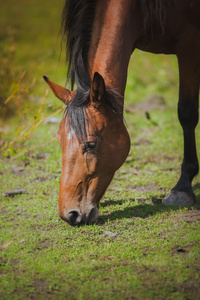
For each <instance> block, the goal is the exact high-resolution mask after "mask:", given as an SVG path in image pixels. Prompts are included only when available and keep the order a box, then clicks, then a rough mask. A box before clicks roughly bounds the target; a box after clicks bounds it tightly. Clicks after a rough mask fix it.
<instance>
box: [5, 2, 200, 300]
mask: <svg viewBox="0 0 200 300" xmlns="http://www.w3.org/2000/svg"><path fill="white" fill-rule="evenodd" d="M62 5H63V1H59V3H57V4H56V5H55V1H53V0H48V1H47V0H44V1H39V0H35V1H28V3H27V1H25V0H20V1H19V2H18V3H17V5H16V3H15V1H13V0H7V1H6V2H4V4H3V5H2V6H1V11H0V25H1V26H0V36H1V42H0V61H1V65H2V66H3V67H2V69H1V71H0V79H1V80H0V81H1V84H0V101H1V102H0V103H1V105H2V106H1V108H0V109H1V112H2V111H3V113H2V114H1V120H0V134H1V138H0V145H1V149H2V150H1V157H0V174H1V177H0V198H1V202H0V206H1V221H0V226H1V237H0V247H1V257H0V266H1V276H0V280H1V284H0V297H1V299H6V300H7V299H181V300H182V299H185V300H186V299H200V287H199V280H200V255H199V247H200V230H199V229H200V211H199V209H200V183H199V176H197V177H196V178H195V180H194V183H193V185H194V191H195V193H196V195H197V201H196V204H195V206H194V207H192V208H191V209H186V208H176V207H174V208H170V207H165V206H164V205H162V200H163V199H164V198H165V197H166V195H167V194H168V193H169V191H170V189H171V188H172V187H173V186H174V184H175V183H176V181H177V180H178V177H179V174H180V165H181V160H182V149H183V146H182V144H183V142H182V130H181V127H180V125H179V123H178V118H177V113H176V106H177V98H178V74H177V62H176V59H175V58H174V57H171V56H162V55H151V54H147V53H143V52H139V51H136V52H135V53H134V55H133V57H132V60H131V63H130V68H129V74H128V82H127V89H126V113H125V119H126V124H127V127H128V131H129V133H130V136H131V143H132V147H131V152H130V154H129V156H128V158H127V160H126V162H125V163H124V165H123V166H122V168H121V169H120V170H119V171H118V172H117V173H116V176H115V178H114V180H113V182H112V183H111V185H110V187H109V188H108V191H107V192H106V194H105V196H104V198H103V200H102V201H101V204H100V218H99V220H98V221H97V223H96V224H94V225H89V226H81V227H76V228H75V227H70V226H69V225H68V224H66V223H64V222H63V221H62V220H60V219H59V217H58V214H57V202H58V193H59V181H60V173H61V167H62V162H61V155H62V154H61V149H60V146H59V144H58V142H57V141H56V139H55V136H56V132H57V130H58V126H59V123H54V122H46V123H44V121H45V120H47V118H49V117H52V116H53V117H55V115H54V114H55V113H56V114H57V115H56V118H59V119H61V117H62V112H60V109H62V108H63V107H62V105H61V103H60V102H59V101H57V100H56V99H55V98H54V96H53V95H52V94H50V93H49V94H47V93H46V85H45V83H43V81H42V75H43V74H46V75H48V76H49V77H50V78H52V80H54V81H56V82H58V83H59V84H61V85H64V84H65V78H66V70H65V65H64V58H63V56H61V58H60V63H59V54H60V42H59V41H58V39H57V35H58V31H59V20H60V13H61V10H62ZM5 29H6V30H5ZM58 63H59V65H58ZM2 74H3V75H2ZM2 82H3V83H2ZM33 83H34V84H33ZM45 93H46V94H45ZM9 97H11V98H10V100H9V101H7V99H9ZM6 101H7V103H5V102H6ZM8 105H9V107H8ZM54 121H55V122H56V121H57V119H55V120H54ZM196 132H197V148H198V156H199V157H200V126H199V125H198V127H197V130H196ZM14 189H20V194H16V195H13V196H6V195H7V194H6V192H8V191H13V190H14Z"/></svg>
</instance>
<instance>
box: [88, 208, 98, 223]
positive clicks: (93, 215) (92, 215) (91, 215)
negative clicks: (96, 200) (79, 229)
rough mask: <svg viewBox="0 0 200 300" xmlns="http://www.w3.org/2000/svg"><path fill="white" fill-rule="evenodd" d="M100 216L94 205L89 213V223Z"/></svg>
mask: <svg viewBox="0 0 200 300" xmlns="http://www.w3.org/2000/svg"><path fill="white" fill-rule="evenodd" d="M97 217H98V212H97V210H96V209H95V208H94V207H93V208H92V209H91V211H90V213H89V215H88V220H87V223H93V222H94V221H95V220H96V219H97Z"/></svg>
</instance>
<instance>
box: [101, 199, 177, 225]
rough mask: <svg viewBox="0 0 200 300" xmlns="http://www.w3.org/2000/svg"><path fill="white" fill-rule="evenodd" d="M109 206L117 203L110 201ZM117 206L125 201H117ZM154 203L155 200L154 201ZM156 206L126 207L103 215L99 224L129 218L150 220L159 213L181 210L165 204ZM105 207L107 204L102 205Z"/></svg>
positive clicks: (156, 204)
mask: <svg viewBox="0 0 200 300" xmlns="http://www.w3.org/2000/svg"><path fill="white" fill-rule="evenodd" d="M108 202H109V204H108V205H111V204H112V205H113V204H114V203H115V201H112V200H109V201H108ZM116 202H117V203H116V205H117V204H118V205H119V204H121V203H123V200H118V201H116ZM152 202H154V201H153V199H152ZM154 203H155V204H139V205H135V206H131V207H126V208H124V209H120V210H115V211H113V212H111V213H110V214H106V215H101V216H100V218H99V221H98V223H99V224H102V223H105V222H106V221H108V220H111V221H113V220H120V219H124V218H126V219H129V218H134V217H135V218H142V219H145V218H148V217H150V216H153V215H156V214H157V213H165V212H171V211H177V210H179V207H177V206H166V205H164V204H158V203H156V202H154ZM101 206H103V207H105V206H106V203H104V205H101Z"/></svg>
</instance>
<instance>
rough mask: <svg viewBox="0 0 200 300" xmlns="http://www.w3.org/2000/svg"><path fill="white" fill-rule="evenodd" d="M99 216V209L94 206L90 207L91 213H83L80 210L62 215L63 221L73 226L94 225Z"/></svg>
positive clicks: (69, 211) (71, 210)
mask: <svg viewBox="0 0 200 300" xmlns="http://www.w3.org/2000/svg"><path fill="white" fill-rule="evenodd" d="M98 216H99V212H98V209H97V208H96V207H94V206H90V208H89V212H87V213H85V212H84V213H82V212H81V210H80V209H78V208H75V209H70V210H68V211H67V212H66V213H65V214H64V216H63V214H62V215H61V214H60V217H61V219H62V220H64V221H66V222H67V223H69V224H70V225H72V226H76V225H82V224H92V223H94V222H95V221H96V220H97V218H98Z"/></svg>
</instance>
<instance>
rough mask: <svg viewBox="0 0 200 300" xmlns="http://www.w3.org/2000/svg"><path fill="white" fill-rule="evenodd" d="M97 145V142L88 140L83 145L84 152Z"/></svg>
mask: <svg viewBox="0 0 200 300" xmlns="http://www.w3.org/2000/svg"><path fill="white" fill-rule="evenodd" d="M96 145H97V142H95V141H94V142H86V143H85V144H84V146H83V152H87V151H90V150H93V149H94V148H95V147H96Z"/></svg>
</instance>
